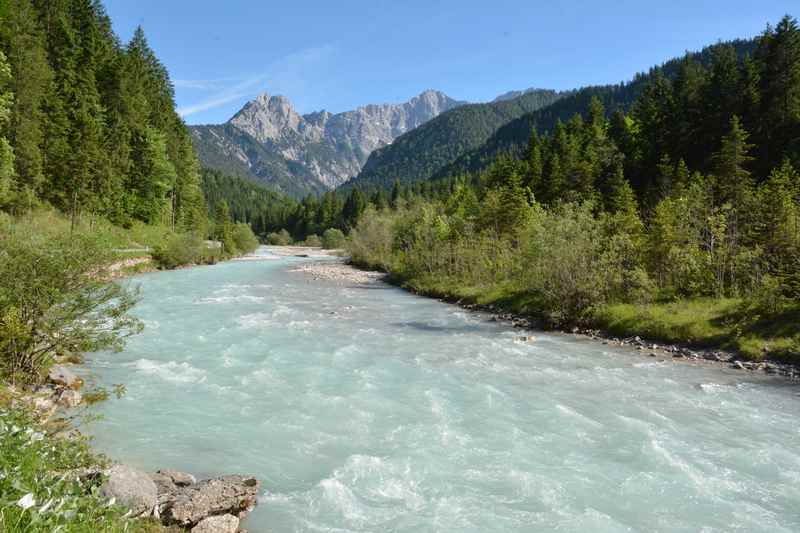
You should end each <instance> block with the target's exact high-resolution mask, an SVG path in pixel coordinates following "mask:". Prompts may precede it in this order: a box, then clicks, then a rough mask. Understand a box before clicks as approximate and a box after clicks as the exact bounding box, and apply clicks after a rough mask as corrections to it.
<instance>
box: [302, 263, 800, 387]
mask: <svg viewBox="0 0 800 533" xmlns="http://www.w3.org/2000/svg"><path fill="white" fill-rule="evenodd" d="M292 271H294V272H303V273H306V274H308V275H310V276H311V277H312V279H314V280H326V281H334V282H338V283H370V282H375V281H383V282H386V283H390V284H392V285H394V286H397V287H400V288H403V289H405V290H408V291H409V292H412V293H414V294H417V295H419V296H423V297H430V298H435V299H437V300H439V301H442V302H446V303H450V304H454V305H458V306H460V307H461V308H463V309H466V310H469V311H472V312H476V313H480V314H481V315H482V316H483V317H484V318H485V319H486V320H490V321H494V322H501V323H505V324H507V325H509V326H513V327H515V328H519V329H520V330H523V331H525V332H526V333H531V335H527V334H526V335H522V336H521V338H523V339H525V340H524V342H533V339H535V334H536V333H537V332H538V331H543V330H544V328H543V326H542V323H541V321H539V320H536V319H535V318H531V317H530V316H526V315H524V314H521V313H515V312H511V311H509V310H507V309H505V308H504V307H503V306H502V305H501V304H480V303H476V302H475V301H470V299H467V298H464V297H460V296H454V295H449V294H445V293H441V292H425V291H414V290H413V289H412V288H410V287H409V286H408V285H405V284H403V283H402V282H400V281H399V280H397V279H395V278H393V277H392V276H391V275H390V274H386V273H382V272H376V271H373V270H369V269H366V268H360V267H359V266H358V265H355V264H352V263H347V262H341V263H326V264H320V263H308V264H304V265H300V266H298V267H295V268H294V269H292ZM551 331H552V330H551ZM555 331H557V332H558V333H562V334H565V335H572V336H575V337H578V338H588V339H591V340H594V341H597V342H601V343H603V344H606V345H611V346H619V347H628V348H631V349H632V350H634V351H635V352H632V353H640V354H641V355H643V356H646V357H651V358H658V359H662V360H674V361H676V362H683V363H688V364H694V365H703V366H709V365H711V366H724V367H727V368H732V369H735V370H742V371H748V372H760V373H764V374H768V375H775V376H781V377H783V378H786V379H789V380H792V381H798V380H800V367H798V366H797V365H795V364H792V363H786V362H783V361H776V360H772V359H769V358H765V359H764V360H761V361H752V360H750V359H749V358H746V357H742V356H741V354H738V353H736V352H734V351H730V350H724V349H721V348H697V347H696V346H692V345H690V344H688V343H671V342H661V341H658V340H653V339H647V338H644V337H642V336H641V335H639V334H636V333H635V332H632V333H631V334H629V335H627V336H624V337H619V336H615V335H613V334H610V333H608V332H604V331H602V330H600V329H597V328H578V327H575V328H573V329H571V330H568V331H567V330H555Z"/></svg>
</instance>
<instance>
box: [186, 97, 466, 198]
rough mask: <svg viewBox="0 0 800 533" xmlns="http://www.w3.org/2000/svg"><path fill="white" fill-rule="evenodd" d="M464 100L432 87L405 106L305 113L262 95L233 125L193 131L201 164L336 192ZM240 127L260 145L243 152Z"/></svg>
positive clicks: (386, 105) (252, 146) (239, 114)
mask: <svg viewBox="0 0 800 533" xmlns="http://www.w3.org/2000/svg"><path fill="white" fill-rule="evenodd" d="M462 103H464V102H459V101H457V100H453V99H452V98H450V97H449V96H447V95H446V94H444V93H442V92H439V91H434V90H427V91H424V92H422V93H421V94H419V95H417V96H415V97H414V98H412V99H411V100H409V101H407V102H405V103H401V104H372V105H366V106H362V107H359V108H357V109H354V110H352V111H344V112H341V113H335V114H334V113H329V112H328V111H316V112H313V113H307V114H305V115H300V114H299V113H298V112H297V111H296V110H295V108H294V107H293V106H292V103H291V102H290V101H289V99H288V98H286V97H285V96H272V95H269V94H268V93H264V94H261V95H259V96H257V97H256V98H255V99H253V100H252V101H250V102H248V103H247V104H246V105H245V106H244V107H243V108H242V109H241V110H240V111H239V112H238V113H236V115H234V116H233V118H231V119H230V120H229V121H228V123H227V124H225V125H223V126H220V127H216V126H210V127H207V128H205V129H200V128H195V129H194V133H195V141H196V145H197V146H199V147H200V148H198V152H199V154H200V158H201V160H202V161H203V163H204V164H206V165H209V166H213V167H214V168H223V169H224V168H243V167H246V168H247V173H249V174H252V175H253V176H254V177H256V178H258V179H261V180H263V181H266V182H268V183H270V182H275V181H281V182H287V181H290V180H291V178H292V175H294V176H295V177H296V178H297V179H298V180H305V181H306V182H307V181H308V177H311V178H312V179H313V180H314V183H310V184H307V185H302V186H305V187H307V188H308V189H310V190H320V188H321V189H322V190H324V189H332V188H334V187H336V186H337V185H340V184H341V183H344V182H345V181H347V180H348V179H349V178H351V177H352V176H355V175H356V174H358V173H359V171H360V170H361V168H362V166H363V165H364V163H365V162H366V160H367V157H368V156H369V154H370V153H371V152H372V151H373V150H375V149H376V148H380V147H382V146H385V145H387V144H389V143H391V142H392V141H393V140H394V139H395V138H397V137H398V136H399V135H402V134H403V133H405V132H407V131H409V130H411V129H413V128H416V127H417V126H419V125H421V124H423V123H425V122H427V121H428V120H430V119H432V118H434V117H435V116H437V115H439V114H440V113H443V112H444V111H447V110H448V109H451V108H453V107H456V106H458V105H461V104H462ZM226 127H227V128H229V129H227V130H226V129H225V128H226ZM236 130H239V131H240V132H244V133H246V134H248V135H249V136H250V137H252V139H253V141H252V142H253V143H256V145H257V146H254V145H253V144H248V145H247V146H246V147H245V146H244V144H246V143H247V142H248V141H247V140H246V139H244V140H243V139H242V138H237V136H236V135H235V133H232V132H235V131H236ZM256 152H259V154H260V155H256ZM299 187H300V185H299Z"/></svg>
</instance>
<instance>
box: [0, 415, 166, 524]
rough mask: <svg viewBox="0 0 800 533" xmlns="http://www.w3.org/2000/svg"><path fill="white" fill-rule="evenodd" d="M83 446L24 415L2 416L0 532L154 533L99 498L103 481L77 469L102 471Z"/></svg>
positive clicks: (0, 431) (101, 460)
mask: <svg viewBox="0 0 800 533" xmlns="http://www.w3.org/2000/svg"><path fill="white" fill-rule="evenodd" d="M103 463H104V459H103V458H101V457H98V456H96V455H94V454H92V453H91V451H90V450H89V447H88V445H87V443H86V441H85V440H81V439H78V440H74V439H64V438H57V437H53V436H50V435H48V434H47V433H46V431H45V430H44V428H43V427H41V426H39V425H37V424H36V423H34V422H33V421H32V419H31V417H30V416H29V415H28V414H27V413H25V412H24V411H20V410H0V530H2V531H4V532H6V533H22V532H25V533H38V532H41V533H45V532H47V533H50V532H53V531H59V532H64V533H96V532H109V533H117V532H119V533H122V532H131V533H156V532H162V533H163V532H166V531H170V530H168V529H165V528H164V527H162V526H161V524H159V523H157V522H155V521H153V520H142V519H133V518H128V517H126V516H125V513H126V510H125V509H124V508H122V507H120V506H117V505H115V504H114V502H113V501H108V500H105V499H103V498H101V497H100V496H99V484H100V481H99V480H95V481H87V480H80V479H79V477H78V474H77V473H76V471H77V469H81V468H88V467H92V466H96V465H102V464H103Z"/></svg>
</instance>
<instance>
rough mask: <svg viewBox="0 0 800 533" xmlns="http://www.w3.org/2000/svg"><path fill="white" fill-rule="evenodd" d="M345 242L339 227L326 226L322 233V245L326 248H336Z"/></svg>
mask: <svg viewBox="0 0 800 533" xmlns="http://www.w3.org/2000/svg"><path fill="white" fill-rule="evenodd" d="M346 244H347V238H346V237H345V236H344V233H342V231H341V230H339V229H336V228H328V229H326V230H325V233H323V234H322V247H323V248H325V249H326V250H338V249H340V248H344V247H345V245H346Z"/></svg>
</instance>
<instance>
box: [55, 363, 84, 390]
mask: <svg viewBox="0 0 800 533" xmlns="http://www.w3.org/2000/svg"><path fill="white" fill-rule="evenodd" d="M47 379H49V380H50V381H51V382H53V383H55V384H56V385H61V386H62V387H67V388H68V389H73V390H78V389H80V388H81V385H83V380H82V379H81V378H79V377H78V376H76V375H75V373H74V372H73V371H72V370H70V369H69V368H67V367H65V366H62V365H56V366H54V367H53V368H51V369H50V372H48V373H47Z"/></svg>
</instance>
